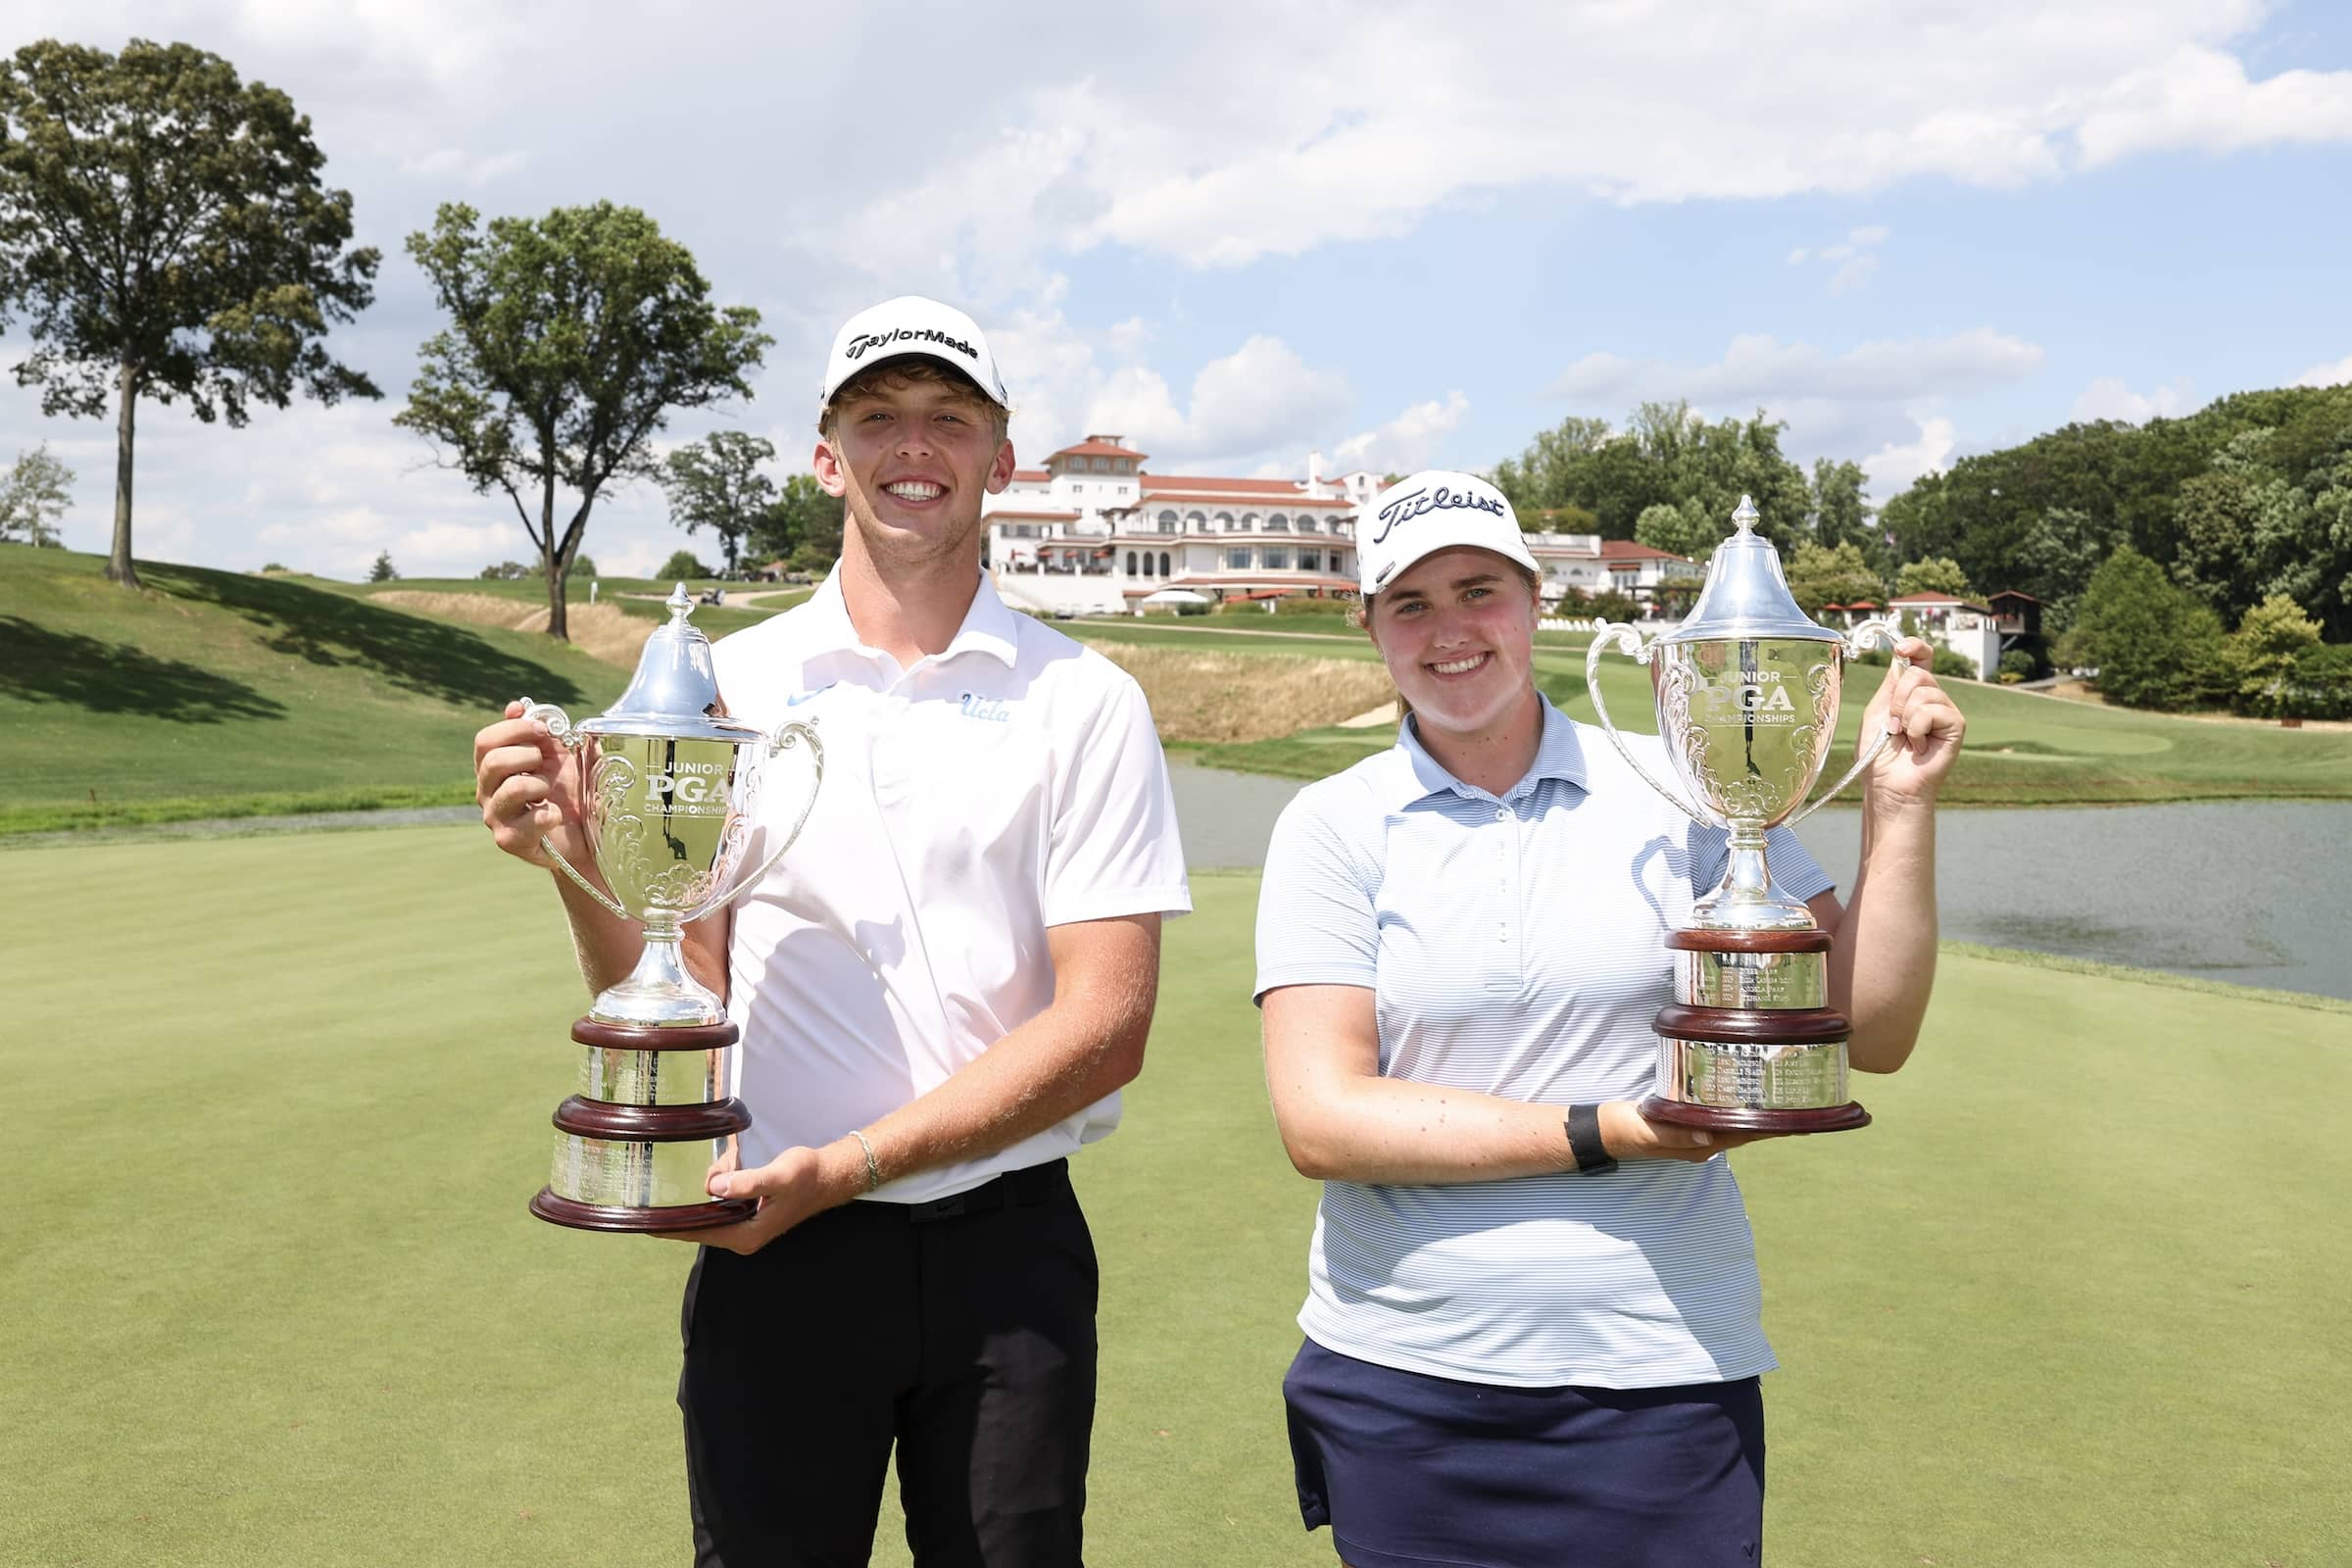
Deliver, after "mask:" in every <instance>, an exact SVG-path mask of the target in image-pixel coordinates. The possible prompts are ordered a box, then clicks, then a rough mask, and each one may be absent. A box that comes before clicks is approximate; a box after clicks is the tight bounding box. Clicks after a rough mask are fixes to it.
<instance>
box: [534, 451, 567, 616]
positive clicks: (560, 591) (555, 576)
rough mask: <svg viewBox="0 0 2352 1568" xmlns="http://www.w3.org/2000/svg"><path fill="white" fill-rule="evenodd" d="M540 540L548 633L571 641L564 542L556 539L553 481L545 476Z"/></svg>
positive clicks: (540, 509) (540, 508)
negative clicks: (544, 552)
mask: <svg viewBox="0 0 2352 1568" xmlns="http://www.w3.org/2000/svg"><path fill="white" fill-rule="evenodd" d="M539 537H540V538H542V539H544V540H546V541H547V634H548V635H549V636H550V637H555V638H560V639H562V640H563V641H564V642H569V641H571V621H570V618H569V616H567V615H566V614H565V613H564V608H565V607H564V577H565V576H567V575H568V574H569V573H568V570H567V563H566V562H565V561H564V546H563V543H562V542H561V541H560V540H558V539H557V538H556V481H555V477H554V475H553V474H550V475H549V476H548V479H547V482H546V485H545V487H544V488H543V489H542V490H541V492H540V496H539Z"/></svg>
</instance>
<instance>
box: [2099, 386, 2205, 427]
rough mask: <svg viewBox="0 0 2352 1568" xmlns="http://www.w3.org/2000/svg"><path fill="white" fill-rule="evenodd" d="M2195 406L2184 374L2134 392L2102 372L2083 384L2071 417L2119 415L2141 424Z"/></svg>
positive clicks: (2127, 420) (2124, 419) (2110, 417)
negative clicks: (2161, 383)
mask: <svg viewBox="0 0 2352 1568" xmlns="http://www.w3.org/2000/svg"><path fill="white" fill-rule="evenodd" d="M2195 406H2196V402H2195V398H2194V396H2193V394H2192V393H2191V391H2190V389H2189V381H2188V377H2187V376H2185V375H2182V376H2176V377H2174V378H2173V379H2172V380H2171V381H2169V382H2167V383H2166V384H2164V385H2162V386H2160V387H2158V388H2156V389H2155V390H2154V391H2153V392H2147V393H2139V392H2134V391H2132V390H2131V388H2130V387H2129V386H2126V385H2125V384H2124V383H2123V382H2122V381H2121V380H2119V379H2117V378H2116V377H2114V376H2109V375H2103V376H2101V377H2099V378H2098V379H2097V380H2095V381H2093V382H2091V383H2090V385H2089V386H2087V387H2085V388H2083V390H2082V396H2081V397H2079V398H2077V399H2075V412H2074V417H2075V418H2077V419H2082V420H2090V419H2121V420H2123V421H2124V422H2125V423H2127V424H2145V423H2147V421H2148V420H2150V419H2156V418H2168V419H2169V418H2172V417H2175V416H2177V415H2182V414H2186V413H2188V412H2189V411H2190V410H2191V409H2192V408H2194V407H2195Z"/></svg>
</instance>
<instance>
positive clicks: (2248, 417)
mask: <svg viewBox="0 0 2352 1568" xmlns="http://www.w3.org/2000/svg"><path fill="white" fill-rule="evenodd" d="M1784 428H1785V426H1784V425H1782V424H1781V423H1779V422H1776V421H1773V420H1769V419H1767V418H1766V417H1764V415H1763V414H1762V413H1761V412H1759V413H1758V414H1757V415H1756V416H1755V417H1752V418H1748V419H1722V420H1717V421H1713V422H1710V421H1708V420H1705V419H1703V418H1701V417H1698V416H1696V415H1694V414H1693V413H1692V412H1691V409H1690V408H1689V406H1688V405H1686V404H1681V403H1645V404H1642V405H1641V406H1640V407H1639V408H1637V409H1636V410H1635V411H1634V413H1633V415H1632V417H1630V418H1629V419H1628V420H1627V421H1626V424H1625V426H1624V428H1623V429H1622V430H1620V429H1615V428H1612V427H1611V425H1610V424H1609V422H1608V421H1607V420H1605V419H1595V418H1585V417H1573V418H1569V419H1566V420H1564V421H1562V422H1561V424H1560V425H1559V426H1558V427H1557V428H1555V429H1552V430H1548V431H1545V432H1544V433H1543V434H1541V435H1539V436H1537V437H1536V438H1535V440H1534V441H1533V442H1532V443H1531V444H1530V445H1529V446H1528V448H1527V449H1526V451H1525V452H1523V453H1522V454H1521V455H1520V456H1519V457H1517V458H1513V459H1506V460H1505V461H1503V462H1502V463H1500V464H1497V465H1496V466H1495V484H1496V485H1497V486H1498V487H1499V488H1500V489H1501V490H1502V491H1503V493H1504V494H1505V495H1507V496H1509V497H1510V499H1511V503H1512V506H1513V507H1514V509H1516V510H1517V511H1518V513H1519V515H1520V518H1521V521H1522V523H1523V524H1524V525H1526V526H1528V527H1530V528H1547V527H1559V528H1566V529H1569V530H1572V531H1588V532H1595V533H1599V534H1601V535H1602V536H1603V537H1605V538H1616V539H1637V540H1640V541H1641V542H1642V543H1643V544H1648V545H1653V546H1655V547H1657V548H1659V549H1663V550H1671V551H1674V552H1675V553H1676V554H1678V555H1686V556H1691V557H1692V558H1693V559H1697V560H1704V559H1705V558H1706V557H1707V556H1708V555H1710V554H1711V553H1712V552H1713V550H1714V547H1715V544H1716V542H1717V541H1719V540H1721V539H1722V538H1723V537H1724V536H1725V535H1726V533H1728V532H1729V529H1730V521H1729V519H1730V516H1731V511H1732V508H1733V506H1734V505H1736V504H1737V499H1738V497H1739V495H1740V494H1741V493H1742V492H1744V493H1746V494H1749V495H1752V496H1754V497H1755V499H1756V503H1757V506H1758V508H1759V510H1760V511H1761V513H1762V517H1761V520H1760V524H1759V526H1760V527H1761V528H1762V530H1763V531H1764V532H1765V533H1766V534H1767V535H1769V536H1770V537H1771V538H1772V540H1773V542H1774V544H1775V545H1776V546H1778V547H1779V548H1780V550H1781V552H1782V556H1783V561H1784V564H1785V566H1786V569H1787V573H1788V576H1789V587H1790V591H1791V592H1792V593H1793V594H1794V595H1795V597H1796V600H1797V602H1798V604H1800V605H1801V606H1803V607H1804V608H1805V609H1806V610H1807V611H1808V612H1809V613H1819V612H1820V610H1821V608H1822V607H1823V606H1825V605H1832V604H1853V603H1857V602H1862V601H1872V602H1878V603H1884V602H1885V599H1886V597H1887V594H1888V593H1889V592H1890V591H1891V592H1892V593H1894V594H1896V595H1901V594H1908V593H1915V592H1923V591H1936V592H1942V593H1949V594H1952V595H1954V596H1956V597H1961V598H1972V597H1975V598H1981V597H1982V596H1984V595H1986V594H1990V593H1996V592H2000V591H2002V590H2016V591H2018V592H2021V593H2026V594H2030V595H2032V596H2033V597H2034V599H2036V600H2037V601H2039V602H2040V604H2041V607H2042V610H2041V615H2042V630H2043V633H2044V637H2045V639H2046V641H2045V643H2044V645H2043V646H2041V647H2039V648H2029V649H2027V650H2023V652H2024V653H2025V654H2026V655H2027V656H2028V657H2029V659H2030V661H2031V662H2033V663H2034V664H2035V665H2040V666H2046V665H2047V664H2048V663H2049V662H2053V661H2054V662H2059V663H2068V664H2080V665H2082V666H2086V667H2094V668H2096V669H2097V670H2098V671H2099V676H2098V680H2099V685H2100V687H2101V690H2102V692H2103V693H2104V694H2105V695H2106V696H2107V697H2109V698H2110V699H2111V700H2113V701H2116V702H2122V703H2126V704H2131V705H2133V706H2140V707H2153V708H2166V709H2183V708H2194V707H2209V706H2216V705H2229V706H2232V707H2235V708H2237V709H2239V710H2240V711H2247V712H2259V713H2264V714H2275V715H2277V716H2282V717H2291V716H2298V715H2317V716H2342V715H2343V714H2345V713H2352V648H2347V647H2345V645H2347V644H2352V387H2328V388H2307V387H2289V388H2281V389H2278V390H2272V391H2260V392H2244V393H2238V394H2235V395H2233V396H2230V397H2225V398H2222V399H2219V400H2218V401H2216V402H2214V403H2213V404H2211V405H2209V406H2207V407H2206V408H2204V409H2202V410H2199V411H2198V412H2197V413H2195V414H2192V415H2188V416H2186V417H2181V418H2176V419H2151V420H2149V421H2148V422H2147V423H2146V424H2143V425H2131V424H2125V423H2122V422H2120V421H2115V420H2099V421H2095V422H2089V423H2076V424H2069V425H2067V426H2065V427H2064V428H2062V429H2058V430H2054V431H2051V432H2049V433H2047V434H2044V435H2039V436H2035V437H2034V438H2033V439H2032V440H2030V441H2026V442H2023V443H2021V444H2019V445H2017V446H2014V447H2009V448H2005V449H2003V450H2000V451H1997V452H1987V453H1980V454H1975V455H1972V456H1969V457H1965V458H1962V459H1960V460H1959V461H1958V462H1956V463H1954V464H1953V465H1952V466H1950V467H1949V468H1946V469H1944V470H1942V471H1940V472H1936V473H1931V474H1928V475H1926V476H1924V477H1922V478H1921V479H1919V480H1918V481H1916V482H1915V483H1913V484H1912V485H1911V486H1910V487H1909V488H1908V489H1906V490H1904V491H1903V492H1902V493H1901V494H1900V495H1897V496H1895V497H1894V498H1893V499H1891V500H1889V501H1888V502H1887V504H1886V506H1885V507H1884V508H1881V509H1878V510H1876V511H1875V512H1874V511H1873V509H1872V508H1871V507H1870V506H1869V504H1868V502H1867V499H1866V498H1865V496H1864V494H1863V475H1862V470H1861V468H1860V466H1858V465H1857V464H1854V463H1851V462H1833V461H1831V460H1829V459H1822V460H1819V461H1817V462H1816V463H1815V464H1814V465H1813V470H1812V473H1811V475H1810V476H1808V475H1807V474H1806V473H1805V472H1804V471H1803V470H1802V469H1800V468H1799V467H1798V466H1797V465H1796V464H1795V463H1793V462H1792V461H1790V460H1789V458H1787V457H1786V456H1785V455H1784V454H1783V453H1782V452H1781V449H1780V436H1781V432H1782V431H1783V429H1784ZM2008 667H2010V668H2011V669H2012V670H2013V671H2014V670H2022V668H2023V667H2024V665H2023V663H2020V662H2012V663H2010V664H2009V666H2008Z"/></svg>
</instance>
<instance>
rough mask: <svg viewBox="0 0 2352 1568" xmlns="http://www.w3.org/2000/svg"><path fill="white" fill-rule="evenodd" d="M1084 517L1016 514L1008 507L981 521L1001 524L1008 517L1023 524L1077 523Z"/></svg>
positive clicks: (1059, 513)
mask: <svg viewBox="0 0 2352 1568" xmlns="http://www.w3.org/2000/svg"><path fill="white" fill-rule="evenodd" d="M1084 515H1085V514H1084V513H1082V512H1016V511H1014V510H1013V509H1011V508H1010V507H1007V508H1005V509H1004V510H1003V511H1001V512H992V513H990V514H989V515H987V516H985V517H983V518H981V521H983V522H1001V521H1003V520H1004V519H1005V518H1006V517H1017V518H1019V519H1020V520H1021V521H1023V522H1076V521H1077V520H1078V519H1079V518H1080V517H1082V516H1084Z"/></svg>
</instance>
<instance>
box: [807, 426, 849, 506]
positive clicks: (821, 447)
mask: <svg viewBox="0 0 2352 1568" xmlns="http://www.w3.org/2000/svg"><path fill="white" fill-rule="evenodd" d="M809 466H810V467H812V468H814V469H815V470H816V483H817V487H818V488H819V489H821V490H823V491H824V493H825V494H827V495H829V496H833V497H836V498H838V497H841V496H846V495H848V494H849V493H850V470H849V468H848V467H847V466H844V464H843V463H842V461H841V454H840V453H839V452H837V451H835V450H834V447H833V443H832V442H830V441H822V440H820V441H818V442H817V444H816V452H815V455H814V456H812V457H810V458H809Z"/></svg>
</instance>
